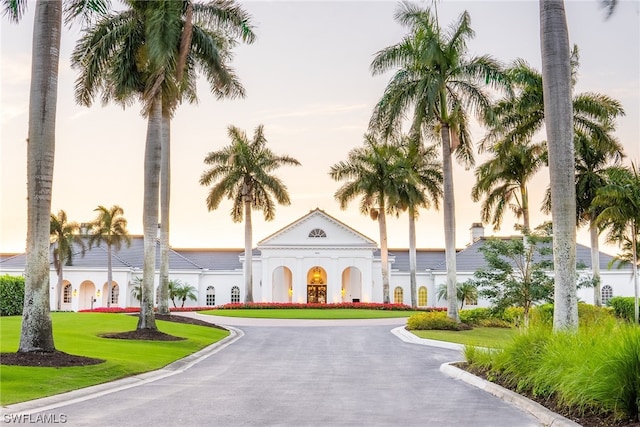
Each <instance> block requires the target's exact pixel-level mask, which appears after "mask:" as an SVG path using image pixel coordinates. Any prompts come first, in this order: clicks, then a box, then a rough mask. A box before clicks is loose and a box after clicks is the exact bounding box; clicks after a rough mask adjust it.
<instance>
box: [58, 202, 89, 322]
mask: <svg viewBox="0 0 640 427" xmlns="http://www.w3.org/2000/svg"><path fill="white" fill-rule="evenodd" d="M79 230H80V224H78V223H77V222H69V221H68V220H67V213H66V212H65V211H63V210H60V211H58V215H55V214H51V220H50V225H49V233H50V236H51V238H50V241H51V244H53V245H55V247H54V249H53V265H54V267H55V269H56V273H57V274H58V286H57V290H56V309H57V310H61V309H62V285H63V282H64V278H63V269H64V267H63V266H64V265H73V255H74V251H73V245H74V244H75V245H77V246H79V247H80V250H81V253H82V256H84V252H85V244H84V240H82V237H81V236H80V235H79V234H78V231H79Z"/></svg>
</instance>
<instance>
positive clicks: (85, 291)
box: [78, 280, 96, 310]
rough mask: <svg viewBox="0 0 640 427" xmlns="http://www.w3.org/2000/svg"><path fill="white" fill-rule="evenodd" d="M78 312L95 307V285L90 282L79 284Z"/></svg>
mask: <svg viewBox="0 0 640 427" xmlns="http://www.w3.org/2000/svg"><path fill="white" fill-rule="evenodd" d="M79 293H80V295H79V296H78V298H79V299H78V310H90V309H92V308H93V307H94V306H95V293H96V285H94V284H93V282H92V281H91V280H85V281H84V282H82V283H80V292H79Z"/></svg>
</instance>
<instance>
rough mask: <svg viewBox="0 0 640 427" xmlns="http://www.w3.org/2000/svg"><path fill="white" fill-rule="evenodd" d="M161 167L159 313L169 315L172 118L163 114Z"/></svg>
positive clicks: (165, 113) (167, 114)
mask: <svg viewBox="0 0 640 427" xmlns="http://www.w3.org/2000/svg"><path fill="white" fill-rule="evenodd" d="M160 156H161V165H160V290H159V292H158V313H160V314H169V206H170V204H169V200H170V193H171V117H170V115H169V113H167V112H163V113H162V148H161V155H160Z"/></svg>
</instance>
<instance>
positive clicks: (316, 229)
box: [258, 209, 377, 249]
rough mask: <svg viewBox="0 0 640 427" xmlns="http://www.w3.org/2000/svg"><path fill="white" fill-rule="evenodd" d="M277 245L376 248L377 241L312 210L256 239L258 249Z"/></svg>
mask: <svg viewBox="0 0 640 427" xmlns="http://www.w3.org/2000/svg"><path fill="white" fill-rule="evenodd" d="M276 247H309V248H311V247H318V248H322V247H359V248H375V247H377V243H376V242H375V241H374V240H373V239H370V238H369V237H367V236H365V235H364V234H362V233H359V232H358V231H356V230H354V229H353V228H351V227H349V226H348V225H346V224H344V223H343V222H341V221H339V220H337V219H335V218H334V217H332V216H331V215H328V214H327V213H326V212H324V211H323V210H320V209H315V210H312V211H311V212H309V213H308V214H307V215H305V216H303V217H302V218H300V219H298V220H296V221H294V222H292V223H291V224H289V225H287V226H286V227H284V228H282V229H280V230H278V231H276V232H275V233H273V234H272V235H271V236H269V237H267V238H265V239H263V240H261V241H260V242H258V249H260V248H276Z"/></svg>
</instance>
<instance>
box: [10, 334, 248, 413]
mask: <svg viewBox="0 0 640 427" xmlns="http://www.w3.org/2000/svg"><path fill="white" fill-rule="evenodd" d="M225 328H226V329H228V330H229V332H230V334H229V336H228V337H226V338H224V339H222V340H220V341H218V342H216V343H213V344H211V345H210V346H208V347H205V348H203V349H202V350H199V351H197V352H195V353H192V354H190V355H188V356H186V357H184V358H182V359H179V360H176V361H175V362H172V363H170V364H168V365H167V366H165V367H164V368H161V369H158V370H155V371H150V372H145V373H142V374H138V375H134V376H131V377H127V378H122V379H120V380H116V381H112V382H108V383H104V384H98V385H94V386H90V387H85V388H81V389H78V390H72V391H69V392H66V393H61V394H56V395H54V396H49V397H43V398H41V399H35V400H29V401H27V402H21V403H16V404H14V405H7V406H4V407H2V408H1V409H2V411H1V412H2V413H3V414H6V413H20V414H25V415H28V414H33V413H37V412H42V411H48V410H51V409H55V408H60V407H62V406H66V405H69V404H72V403H77V402H82V401H84V400H88V399H94V398H96V397H100V396H104V395H106V394H110V393H114V392H116V391H120V390H125V389H128V388H131V387H136V386H139V385H142V384H145V383H150V382H153V381H157V380H159V379H162V378H166V377H170V376H172V375H176V374H178V373H180V372H184V371H186V370H187V369H189V368H191V367H192V366H193V365H195V364H196V363H198V362H200V361H202V360H204V359H206V358H207V357H209V356H211V355H213V354H215V353H217V352H219V351H220V350H222V349H224V348H225V347H227V346H229V345H231V344H233V343H234V342H235V341H237V340H238V339H240V338H242V336H244V332H243V331H242V330H240V329H236V328H233V327H229V326H227V327H225Z"/></svg>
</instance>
